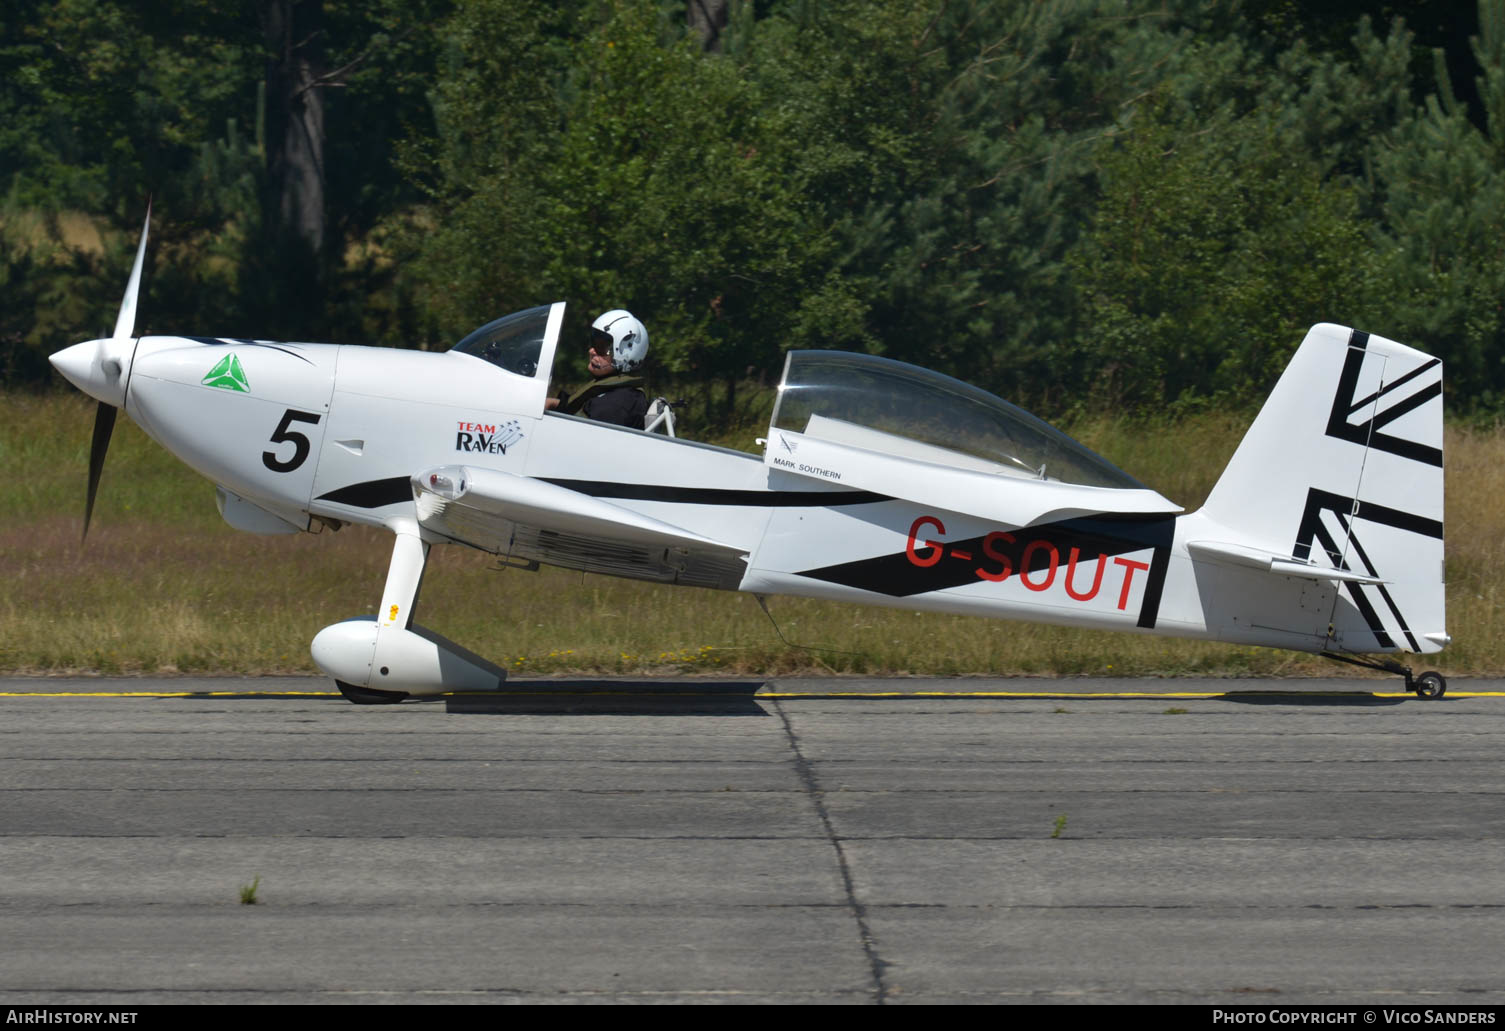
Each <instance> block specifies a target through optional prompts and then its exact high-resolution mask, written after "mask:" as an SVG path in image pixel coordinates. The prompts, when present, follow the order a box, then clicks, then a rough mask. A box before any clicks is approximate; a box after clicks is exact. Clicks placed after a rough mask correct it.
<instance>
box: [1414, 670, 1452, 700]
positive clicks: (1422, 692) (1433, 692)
mask: <svg viewBox="0 0 1505 1031" xmlns="http://www.w3.org/2000/svg"><path fill="white" fill-rule="evenodd" d="M1447 689H1448V682H1447V681H1446V680H1445V679H1444V678H1443V676H1442V674H1441V673H1437V672H1435V671H1433V670H1428V671H1427V672H1425V673H1423V674H1422V675H1421V676H1419V677H1417V678H1416V681H1415V688H1414V690H1415V691H1416V697H1418V698H1441V697H1442V696H1443V695H1444V694H1446V693H1447Z"/></svg>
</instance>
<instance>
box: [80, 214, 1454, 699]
mask: <svg viewBox="0 0 1505 1031" xmlns="http://www.w3.org/2000/svg"><path fill="white" fill-rule="evenodd" d="M147 219H148V225H149V224H150V213H148V216H147ZM145 250H146V230H145V229H143V231H142V238H141V244H140V247H139V248H138V250H137V254H136V261H135V267H134V268H133V269H132V271H131V277H130V282H129V285H128V286H127V288H126V294H125V299H124V301H123V302H122V304H121V308H120V314H119V317H118V319H117V321H116V324H115V331H114V334H113V336H111V337H109V338H106V339H100V340H91V341H87V342H85V343H80V344H76V345H74V346H72V347H69V348H67V349H65V350H62V351H59V352H58V353H57V354H54V355H53V356H52V363H53V365H54V366H55V367H56V368H57V369H58V370H59V371H60V372H61V373H62V374H63V375H64V376H66V377H67V378H68V379H69V380H70V381H72V382H73V383H74V385H76V386H77V387H78V388H79V389H80V390H82V391H84V392H85V393H87V394H89V395H91V396H92V397H94V398H96V399H98V401H99V409H98V415H97V418H96V423H95V428H94V441H93V445H92V453H91V456H90V463H89V481H88V500H87V504H86V508H85V515H84V530H85V533H87V532H88V523H89V518H90V513H91V512H92V509H93V503H94V496H95V492H96V490H97V487H98V483H99V475H100V470H101V468H102V466H103V461H104V456H105V450H106V448H107V447H108V444H109V437H110V432H111V429H112V427H113V425H114V421H115V412H116V410H117V409H120V408H124V409H125V411H126V413H127V414H128V415H129V416H130V417H131V418H132V419H134V420H135V421H136V422H137V424H138V425H140V426H141V428H142V429H143V430H144V431H145V432H146V433H147V434H148V435H149V436H151V437H152V438H153V439H155V440H156V441H157V442H159V443H160V444H161V445H162V446H163V447H165V448H167V450H169V451H170V452H172V453H173V454H175V455H177V456H178V457H179V458H181V459H182V460H183V461H184V462H186V463H187V464H188V465H190V466H191V467H193V468H194V469H195V470H197V471H198V472H200V473H202V474H203V475H204V476H206V477H208V478H209V479H210V480H211V481H213V482H214V483H215V484H216V485H217V489H216V497H217V500H218V503H219V508H220V512H221V513H222V514H223V516H224V518H225V519H226V521H227V522H229V523H230V525H232V526H234V527H236V528H238V529H242V530H248V531H251V532H254V533H296V532H299V531H307V530H310V529H319V528H321V527H322V526H329V527H335V528H338V527H339V526H340V525H342V524H345V523H365V524H369V525H373V526H383V527H386V528H387V529H388V530H390V531H391V532H392V534H393V536H394V538H395V544H394V546H393V549H392V562H391V567H390V570H389V572H388V574H387V582H386V587H385V589H384V590H383V592H382V598H381V606H380V608H379V609H378V611H377V615H376V616H375V617H374V618H373V617H366V618H356V619H352V620H349V621H346V622H341V623H336V624H334V625H333V626H329V627H325V628H324V629H323V630H322V631H320V632H319V633H318V635H317V636H316V637H315V638H314V640H313V645H312V652H313V658H314V661H315V662H316V663H317V664H318V665H319V668H320V669H322V670H324V672H326V673H327V674H329V676H331V677H332V678H334V680H335V682H336V683H337V684H338V686H339V688H340V690H341V692H342V693H343V694H344V695H345V697H347V698H349V699H350V700H351V701H353V702H360V703H378V702H394V701H399V700H401V699H403V698H405V697H408V696H410V695H433V694H439V693H443V692H448V691H456V690H464V691H470V690H495V689H498V688H500V687H501V685H502V682H503V680H504V678H505V676H506V674H505V672H504V671H503V670H501V669H500V668H498V667H497V666H495V665H493V664H492V663H490V662H488V661H486V660H485V659H483V658H481V657H480V656H477V655H475V654H472V653H471V652H469V651H467V650H465V649H464V648H462V647H460V646H458V645H456V644H454V643H453V642H450V641H447V640H445V639H444V638H442V637H440V636H439V635H437V634H435V633H433V632H431V631H429V630H426V629H424V628H423V627H420V626H419V625H418V624H416V623H414V622H413V615H414V611H413V610H414V605H415V602H416V600H417V596H418V587H419V582H420V580H421V579H422V575H423V568H424V562H425V560H426V559H427V556H428V553H429V549H430V547H432V546H433V545H435V544H440V543H445V542H454V543H459V544H465V545H468V546H470V547H473V548H479V549H481V550H483V551H487V552H491V553H494V554H496V555H500V556H504V557H505V559H506V560H507V561H509V562H511V563H513V564H519V565H526V566H530V567H535V568H536V565H537V564H538V563H548V564H550V565H555V566H562V567H565V568H568V569H579V570H585V571H589V572H594V573H605V574H610V575H613V576H623V577H632V578H635V579H641V580H651V581H656V582H660V583H665V584H687V585H693V586H697V587H711V588H719V589H723V590H741V591H749V592H752V593H754V594H757V595H767V594H790V595H802V596H806V597H818V598H832V599H838V600H843V601H853V602H861V603H865V604H878V605H895V606H902V607H904V608H909V609H929V610H934V611H938V612H959V613H970V614H977V615H987V616H996V617H1001V618H1007V619H1024V620H1033V621H1036V622H1042V623H1055V624H1063V625H1068V626H1085V627H1099V628H1107V629H1113V630H1125V631H1129V632H1138V633H1156V634H1167V635H1173V636H1179V637H1195V638H1206V639H1211V640H1218V641H1228V642H1233V643H1237V644H1247V645H1263V646H1269V647H1276V648H1288V649H1294V650H1298V651H1305V652H1315V653H1319V654H1322V655H1325V656H1328V657H1330V658H1334V659H1339V660H1342V661H1346V662H1352V663H1355V664H1357V665H1364V666H1369V667H1372V668H1377V669H1384V670H1388V671H1390V672H1394V673H1396V674H1399V675H1401V676H1404V677H1405V682H1406V688H1407V690H1411V691H1415V692H1416V693H1417V695H1419V696H1421V697H1430V698H1436V697H1441V696H1442V694H1443V692H1444V691H1445V690H1446V682H1445V681H1444V680H1443V678H1442V677H1441V676H1440V675H1438V674H1437V673H1434V672H1428V673H1423V674H1421V675H1420V676H1418V677H1413V676H1412V672H1411V669H1410V668H1409V667H1407V666H1403V665H1401V664H1400V663H1398V662H1397V661H1395V660H1393V659H1383V658H1372V657H1366V656H1368V655H1372V654H1373V653H1392V652H1398V651H1409V652H1413V653H1423V654H1425V653H1431V652H1436V651H1439V650H1441V649H1442V648H1443V647H1444V646H1445V645H1446V644H1447V643H1448V641H1449V638H1448V634H1447V633H1446V631H1445V629H1444V627H1445V622H1444V591H1443V537H1442V496H1443V495H1442V488H1443V479H1442V476H1443V473H1442V365H1441V362H1440V361H1439V360H1438V359H1436V358H1432V357H1429V356H1427V355H1425V354H1422V353H1421V352H1419V351H1415V350H1412V349H1411V348H1409V347H1406V346H1404V345H1401V344H1398V343H1395V342H1394V341H1390V340H1385V339H1382V338H1380V337H1377V336H1371V335H1369V334H1366V333H1362V332H1357V331H1353V330H1350V329H1346V328H1343V327H1340V326H1334V325H1319V326H1315V327H1313V328H1312V329H1311V331H1310V332H1309V333H1308V334H1307V336H1306V339H1305V341H1304V342H1303V343H1302V345H1301V347H1300V349H1299V350H1298V351H1297V352H1296V354H1295V356H1294V357H1293V358H1292V360H1291V363H1290V365H1289V367H1288V368H1287V369H1286V371H1285V374H1284V375H1283V376H1282V377H1281V379H1280V381H1279V383H1278V384H1277V385H1276V387H1275V391H1274V393H1273V394H1272V395H1271V396H1270V398H1269V400H1268V401H1267V402H1266V404H1265V406H1264V408H1263V410H1261V412H1260V413H1259V416H1258V417H1257V418H1256V419H1255V421H1254V425H1253V426H1252V427H1251V428H1250V429H1249V431H1248V433H1247V435H1246V436H1245V437H1244V439H1243V442H1242V443H1241V444H1240V445H1239V448H1238V451H1237V452H1236V453H1235V454H1234V456H1233V459H1232V461H1231V462H1230V463H1229V465H1228V467H1227V469H1226V470H1225V471H1224V473H1223V475H1222V477H1221V479H1219V481H1218V483H1217V485H1216V486H1215V487H1214V489H1213V491H1212V494H1211V496H1210V497H1209V498H1208V499H1207V503H1206V504H1205V505H1204V506H1203V507H1202V509H1201V510H1200V511H1197V512H1193V513H1185V512H1183V510H1182V509H1181V508H1180V507H1179V506H1177V505H1175V504H1173V503H1172V502H1170V501H1168V500H1166V499H1165V498H1163V497H1161V496H1160V495H1159V494H1157V493H1156V492H1155V491H1153V490H1151V489H1149V488H1147V487H1145V486H1144V485H1143V484H1141V483H1139V482H1138V481H1137V480H1135V479H1133V478H1132V477H1130V476H1129V475H1127V474H1126V473H1124V472H1122V471H1121V470H1119V469H1117V468H1116V467H1114V466H1113V465H1111V464H1110V463H1109V462H1107V461H1105V460H1104V459H1102V458H1100V457H1099V456H1097V455H1095V454H1093V453H1092V452H1090V451H1088V450H1087V449H1086V448H1084V447H1082V446H1081V445H1080V444H1078V443H1076V442H1075V441H1073V440H1071V439H1070V438H1069V437H1067V436H1065V435H1064V434H1062V433H1060V432H1058V431H1057V430H1055V429H1053V428H1052V427H1050V426H1048V425H1046V424H1045V423H1043V422H1041V421H1040V420H1038V419H1036V418H1035V417H1034V416H1032V415H1030V414H1028V413H1027V412H1025V411H1023V410H1021V409H1019V408H1017V407H1015V406H1014V405H1011V404H1009V403H1008V402H1006V401H1002V400H1000V399H999V398H997V397H994V396H993V395H991V394H988V393H986V392H985V391H982V390H979V389H977V388H975V387H972V386H968V385H967V384H965V383H962V382H960V381H958V380H955V379H952V378H950V377H947V376H943V375H939V374H937V373H934V372H927V371H926V370H924V369H919V368H915V367H914V366H910V365H905V364H903V363H900V362H896V361H890V360H888V359H884V358H876V357H872V356H869V355H863V354H848V353H841V352H832V351H794V352H791V353H790V354H789V356H788V358H787V361H786V363H785V366H784V374H783V378H782V380H781V382H780V384H779V393H778V401H777V404H776V405H775V407H774V412H773V417H772V421H771V425H770V426H769V429H768V436H767V438H766V440H760V441H759V443H760V444H763V454H762V455H761V457H760V456H758V455H754V454H746V453H743V452H738V451H731V450H728V449H725V448H720V447H712V446H710V445H706V444H701V443H696V442H693V441H688V440H684V439H675V438H673V437H672V435H664V434H661V433H654V432H649V431H647V430H638V429H630V428H623V427H619V426H611V425H605V424H602V423H595V422H591V421H590V420H588V419H585V418H581V417H578V416H573V415H564V414H559V413H557V412H553V411H547V410H546V408H545V401H546V398H547V395H548V392H549V371H550V369H551V368H552V366H553V362H554V359H555V355H556V351H557V349H558V346H559V336H560V327H561V325H562V323H563V316H564V307H565V306H564V304H562V303H556V304H551V305H546V306H543V307H538V308H532V309H529V310H527V311H521V312H518V313H516V314H514V315H508V316H506V317H505V318H501V319H497V320H496V321H494V322H490V323H487V324H486V325H484V326H482V327H481V328H480V329H477V330H476V331H475V332H473V333H471V334H470V335H469V336H467V337H465V338H464V339H463V340H461V341H460V342H459V343H458V344H456V345H455V346H454V348H452V349H451V350H450V351H448V352H446V353H429V352H419V351H402V350H391V349H386V348H375V347H355V346H349V345H333V344H306V343H270V342H267V341H261V340H241V339H229V338H212V339H211V338H204V337H181V336H143V337H136V336H135V335H134V332H133V330H134V322H135V309H136V299H137V293H138V290H139V286H140V277H141V265H142V260H143V257H144V254H145ZM650 418H651V417H650Z"/></svg>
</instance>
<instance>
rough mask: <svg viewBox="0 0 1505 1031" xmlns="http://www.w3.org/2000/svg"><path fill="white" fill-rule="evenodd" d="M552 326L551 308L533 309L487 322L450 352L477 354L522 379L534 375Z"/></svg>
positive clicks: (476, 355) (545, 306)
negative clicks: (550, 318) (546, 333)
mask: <svg viewBox="0 0 1505 1031" xmlns="http://www.w3.org/2000/svg"><path fill="white" fill-rule="evenodd" d="M548 325H549V305H544V306H543V307H541V308H529V309H527V310H526V311H519V312H514V313H513V314H511V315H503V316H502V317H501V318H499V319H497V320H495V321H494V322H488V323H486V325H484V326H482V327H481V328H480V329H478V330H475V331H474V332H472V333H471V334H470V335H469V336H467V337H466V338H465V339H464V340H461V341H460V342H459V343H458V344H456V345H455V346H454V347H452V348H450V350H452V351H461V352H464V353H465V354H470V355H474V356H475V357H477V358H480V359H483V360H484V361H488V362H490V363H491V364H492V365H495V366H497V367H498V368H502V369H506V370H507V371H508V372H512V373H516V374H517V375H519V376H533V375H535V374H536V373H537V372H538V358H539V354H540V353H541V352H542V350H543V341H544V333H545V331H546V330H547V329H548Z"/></svg>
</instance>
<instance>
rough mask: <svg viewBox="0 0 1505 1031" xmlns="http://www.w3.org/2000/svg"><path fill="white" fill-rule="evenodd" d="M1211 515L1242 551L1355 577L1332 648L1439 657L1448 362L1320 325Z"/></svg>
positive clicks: (1337, 618)
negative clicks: (1246, 548) (1445, 368)
mask: <svg viewBox="0 0 1505 1031" xmlns="http://www.w3.org/2000/svg"><path fill="white" fill-rule="evenodd" d="M1200 515H1201V516H1203V517H1204V518H1206V519H1208V520H1210V521H1211V522H1213V523H1216V524H1218V525H1219V526H1221V527H1222V528H1223V530H1224V531H1225V532H1226V534H1227V535H1228V537H1227V539H1228V540H1229V541H1234V542H1238V544H1239V545H1245V546H1249V547H1252V548H1256V549H1259V550H1261V551H1265V552H1269V553H1270V554H1272V555H1284V556H1290V557H1291V559H1293V560H1294V561H1295V562H1297V563H1305V564H1309V565H1313V566H1319V567H1324V568H1333V569H1336V570H1347V571H1351V572H1352V573H1353V574H1354V575H1353V576H1352V577H1351V578H1348V577H1345V578H1334V580H1335V582H1337V584H1338V587H1339V590H1338V591H1337V594H1336V598H1335V601H1334V604H1333V614H1332V618H1331V627H1330V629H1329V631H1328V640H1327V645H1326V647H1327V648H1329V649H1331V650H1336V651H1352V652H1376V651H1397V650H1406V651H1412V652H1420V653H1425V652H1435V651H1438V650H1440V649H1441V648H1442V647H1443V646H1444V645H1445V644H1447V642H1448V637H1447V633H1446V630H1445V625H1446V623H1445V615H1446V611H1445V610H1446V604H1445V597H1444V589H1443V532H1442V530H1443V467H1442V362H1441V361H1440V360H1439V359H1437V358H1433V357H1432V356H1430V355H1426V354H1423V353H1422V352H1420V351H1417V350H1415V349H1413V348H1410V347H1407V346H1405V345H1404V344H1399V343H1396V342H1395V341H1393V340H1387V339H1385V338H1383V337H1378V336H1373V335H1370V334H1368V333H1363V332H1360V331H1357V330H1351V329H1348V328H1346V327H1343V326H1335V325H1330V324H1322V325H1318V326H1313V327H1312V329H1311V330H1310V331H1309V332H1308V333H1307V335H1306V339H1305V340H1304V341H1302V344H1301V346H1300V347H1299V348H1298V349H1297V351H1296V354H1295V355H1294V356H1293V357H1292V358H1291V362H1290V364H1289V365H1288V366H1287V367H1286V371H1285V373H1284V374H1283V375H1282V376H1281V378H1280V381H1279V382H1278V383H1277V384H1276V386H1275V390H1274V391H1273V392H1272V393H1271V395H1270V397H1269V399H1268V400H1267V401H1266V402H1265V405H1264V407H1263V408H1262V409H1261V410H1260V412H1259V415H1258V416H1257V417H1256V418H1255V420H1254V424H1253V425H1252V426H1251V427H1250V428H1249V431H1248V433H1246V434H1245V436H1244V439H1243V441H1242V442H1241V443H1240V444H1239V446H1238V450H1237V451H1236V452H1235V453H1234V456H1233V458H1232V460H1231V461H1230V462H1229V463H1228V467H1227V468H1226V469H1225V470H1224V471H1223V475H1222V477H1221V478H1220V479H1219V480H1218V482H1217V485H1216V486H1215V487H1214V488H1213V490H1212V493H1211V494H1210V495H1209V496H1208V498H1207V503H1206V505H1205V506H1204V507H1203V508H1202V510H1201V513H1200ZM1277 565H1278V564H1277Z"/></svg>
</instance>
